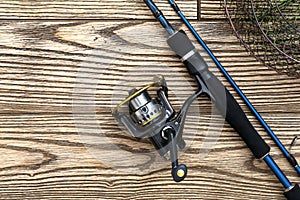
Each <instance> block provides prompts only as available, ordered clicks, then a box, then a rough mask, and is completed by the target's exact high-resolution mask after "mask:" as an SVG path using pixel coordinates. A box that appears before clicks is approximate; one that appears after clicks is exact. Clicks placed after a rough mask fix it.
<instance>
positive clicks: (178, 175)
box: [164, 127, 187, 182]
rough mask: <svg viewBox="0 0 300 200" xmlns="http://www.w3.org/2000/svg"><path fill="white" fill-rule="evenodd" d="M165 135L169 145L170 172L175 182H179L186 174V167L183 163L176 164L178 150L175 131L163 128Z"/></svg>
mask: <svg viewBox="0 0 300 200" xmlns="http://www.w3.org/2000/svg"><path fill="white" fill-rule="evenodd" d="M164 134H165V136H166V137H167V138H168V143H169V145H170V147H169V150H170V161H171V162H172V170H171V174H172V177H173V180H174V181H175V182H180V181H183V180H184V179H185V177H186V176H187V167H186V165H184V164H180V165H178V151H177V142H176V141H177V138H176V136H175V131H174V130H172V128H171V127H170V128H167V129H165V130H164Z"/></svg>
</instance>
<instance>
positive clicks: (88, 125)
mask: <svg viewBox="0 0 300 200" xmlns="http://www.w3.org/2000/svg"><path fill="white" fill-rule="evenodd" d="M193 24H194V25H195V27H196V29H197V30H199V32H201V35H202V37H203V39H204V40H205V41H206V42H207V43H208V45H209V47H210V48H211V49H212V50H213V52H214V53H215V54H216V56H217V57H218V58H219V59H220V61H221V62H222V63H223V64H224V66H225V67H226V68H227V69H228V71H229V72H230V74H231V75H232V76H233V78H234V79H235V80H236V81H237V83H238V84H239V85H240V86H241V88H242V89H243V90H244V92H245V93H246V94H247V95H248V96H249V98H250V100H251V101H252V102H253V104H254V105H255V106H256V107H257V109H258V110H259V111H261V113H262V115H263V116H264V117H265V118H266V120H267V122H268V123H270V126H271V127H272V128H273V129H274V130H275V131H276V133H277V134H278V136H279V138H280V139H282V141H283V142H284V144H287V145H288V144H289V143H290V141H291V139H292V138H293V137H294V136H295V135H296V134H298V130H299V124H300V123H299V121H300V117H299V116H300V115H299V112H300V106H299V103H298V102H299V99H300V92H299V89H298V88H299V86H300V80H299V79H292V78H288V77H286V76H283V75H277V74H276V73H275V72H274V71H272V70H269V69H267V68H265V67H263V66H261V65H260V64H259V63H257V62H256V61H255V60H254V58H252V57H249V56H248V54H247V53H246V52H245V51H244V49H243V48H242V47H240V46H239V43H238V41H237V40H236V38H235V37H234V36H233V35H231V32H230V31H229V27H228V25H227V23H226V22H223V21H218V22H212V21H202V22H201V23H199V22H197V21H193ZM175 26H176V27H181V26H182V24H181V23H177V22H175ZM133 33H134V34H133ZM216 35H217V36H218V37H216ZM166 36H167V35H166V33H165V32H164V31H163V30H162V29H161V28H160V27H159V24H158V23H157V22H147V21H146V22H145V21H141V20H134V21H126V20H123V21H101V22H89V21H43V22H42V21H30V22H27V21H26V22H24V21H10V22H2V23H1V26H0V47H1V48H0V70H1V73H0V110H1V111H0V151H1V157H0V162H1V163H2V164H1V165H0V168H1V170H0V191H1V199H25V198H31V199H120V198H122V199H124V198H125V199H174V198H179V199H199V198H204V199H211V200H215V199H224V198H226V199H239V200H243V199H247V200H248V199H266V198H268V199H284V197H283V195H282V187H281V185H280V183H279V182H278V181H277V180H276V178H275V177H274V176H273V175H272V174H271V172H270V171H269V170H268V169H267V167H266V166H265V164H264V163H263V162H261V161H257V160H254V159H253V157H252V156H251V153H250V152H249V150H248V149H247V148H246V147H245V145H244V144H243V142H242V141H241V139H240V138H239V137H238V136H237V134H236V133H234V132H233V131H232V129H231V128H230V127H229V126H228V125H227V124H225V127H224V129H223V131H222V132H220V133H221V135H220V138H219V140H218V142H217V143H216V144H215V146H214V148H213V150H212V151H211V152H210V154H208V155H207V157H206V158H205V159H203V158H201V154H200V153H199V151H200V150H199V148H200V147H201V145H202V144H203V141H204V140H205V139H207V137H208V136H207V133H208V129H209V128H210V126H209V122H210V114H211V110H210V108H211V107H210V106H211V105H210V103H209V102H208V100H207V99H206V98H205V97H202V98H200V99H199V101H198V104H196V105H194V107H193V109H199V107H200V109H201V113H200V114H201V115H197V113H198V112H192V114H193V115H191V116H190V119H189V121H188V122H187V127H186V128H187V129H186V130H185V132H186V133H187V134H186V136H187V140H188V141H189V142H192V143H191V147H190V148H189V149H188V150H187V151H186V152H185V153H184V154H182V155H181V156H180V162H182V163H185V164H187V165H188V167H189V176H188V178H187V180H186V181H184V182H183V183H181V184H176V183H173V182H172V180H171V177H170V171H169V170H170V166H169V164H168V163H165V164H164V163H161V162H159V158H158V156H157V154H155V152H154V150H153V147H152V146H151V145H150V144H149V142H148V141H147V140H143V141H141V142H137V141H135V140H134V139H133V138H132V137H131V136H129V135H128V134H127V133H124V132H122V131H120V129H119V127H118V126H117V124H116V123H115V121H114V119H113V117H112V116H111V114H110V112H111V109H112V107H113V106H114V105H115V104H116V103H117V102H118V101H119V100H120V99H121V98H122V97H124V96H125V95H126V91H127V89H128V88H130V86H133V85H134V84H142V83H144V82H147V81H149V80H151V77H152V76H153V75H155V74H165V75H166V78H167V81H168V83H169V86H170V88H171V101H172V102H174V105H175V108H176V109H179V107H180V104H181V103H182V101H183V100H184V99H185V98H186V97H187V96H188V95H190V94H191V93H193V91H194V90H195V89H196V85H195V84H194V82H193V81H192V79H191V78H190V77H189V76H188V75H187V73H186V70H185V68H184V67H183V66H182V64H181V63H180V61H179V60H178V59H177V58H176V57H175V56H174V54H173V53H172V52H171V51H170V50H169V49H168V47H167V45H166V43H165V38H166ZM145 38H146V39H145ZM205 59H207V61H208V63H209V65H210V67H211V69H212V71H214V72H215V73H216V74H217V76H218V77H220V78H221V79H222V80H223V82H224V83H225V84H226V85H228V83H226V82H225V80H224V78H222V77H221V74H220V73H219V72H218V70H217V69H216V67H214V66H213V64H212V62H211V61H210V60H209V59H208V57H207V55H205ZM137 77H138V78H140V79H141V80H137ZM83 87H85V88H84V89H83ZM187 88H189V89H190V91H187ZM230 90H232V89H230ZM94 92H95V93H94ZM234 95H235V96H236V94H234ZM91 99H92V101H89V100H91ZM88 101H89V102H88ZM90 102H94V103H95V108H94V109H95V111H96V115H95V113H94V114H93V115H91V113H90V111H93V110H88V108H89V107H88V106H86V105H89V104H88V103H90ZM239 102H241V101H240V100H239ZM197 105H198V106H199V107H197ZM80 106H82V107H80ZM84 108H87V110H84ZM244 108H245V107H244ZM192 111H195V110H192ZM247 113H248V114H249V112H248V111H247ZM249 116H250V115H249ZM95 119H96V121H97V122H98V123H95ZM250 119H251V121H253V122H254V121H255V120H254V118H253V117H252V116H250ZM254 124H255V126H256V127H257V128H258V130H259V131H260V132H261V133H262V135H263V136H264V138H266V139H267V141H268V143H270V144H271V146H272V147H274V144H273V143H272V142H271V141H270V139H269V137H268V136H267V135H266V134H265V133H264V132H263V130H262V128H261V127H260V126H259V125H258V124H257V123H254ZM211 128H212V127H211ZM99 131H100V132H99ZM78 133H79V135H78ZM87 133H88V134H89V135H88V134H87ZM99 133H100V134H99ZM103 133H105V134H106V137H104V136H103ZM217 133H218V132H217ZM193 134H195V137H192V136H193ZM107 137H108V138H109V139H110V142H111V143H109V144H115V145H116V146H118V147H120V148H119V149H117V150H116V151H114V152H111V150H110V148H109V147H110V146H108V145H103V146H100V147H99V144H103V141H107V140H104V139H105V138H106V139H107ZM87 140H89V142H91V141H92V142H94V143H96V144H98V146H97V145H92V144H91V146H85V145H84V143H85V142H87ZM126 152H136V153H141V155H140V154H139V155H136V154H134V155H133V157H130V158H135V159H131V161H132V160H134V161H135V162H134V163H133V164H132V163H131V164H130V165H129V166H130V167H127V168H125V170H124V169H123V170H122V169H118V168H117V167H116V166H114V168H110V167H111V166H110V165H109V164H111V163H108V161H109V160H110V158H111V157H109V156H111V153H113V154H114V155H115V156H116V155H121V156H122V155H124V154H126ZM293 152H295V155H296V156H297V157H299V155H300V149H299V145H298V146H296V147H295V149H294V150H293ZM142 153H144V154H142ZM145 153H146V154H145ZM272 154H274V155H275V158H276V160H278V163H279V164H280V166H282V168H283V169H285V172H286V173H287V174H288V175H289V177H290V178H291V180H293V181H297V175H296V174H295V173H294V171H293V169H291V168H290V167H289V165H288V163H287V162H286V160H284V159H283V158H282V156H281V154H280V152H279V151H278V150H277V149H276V148H274V149H273V150H272ZM99 155H104V157H101V156H100V157H99ZM105 158H106V160H105ZM107 158H108V159H107ZM156 158H157V159H158V161H156V162H154V161H155V159H156ZM103 159H104V160H103ZM111 159H112V158H111ZM115 159H116V160H117V161H119V160H118V159H119V157H115ZM122 161H123V163H124V162H126V161H128V159H127V160H126V157H124V158H123V160H122ZM115 162H116V161H115ZM125 164H126V163H125ZM133 165H139V166H146V168H145V169H137V168H136V167H135V166H133ZM157 165H158V166H157ZM241 169H243V170H241ZM216 188H218V191H216Z"/></svg>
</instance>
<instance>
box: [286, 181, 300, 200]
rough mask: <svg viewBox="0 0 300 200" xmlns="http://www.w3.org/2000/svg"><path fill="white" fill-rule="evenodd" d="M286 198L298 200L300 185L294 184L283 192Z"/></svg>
mask: <svg viewBox="0 0 300 200" xmlns="http://www.w3.org/2000/svg"><path fill="white" fill-rule="evenodd" d="M284 196H285V197H286V198H287V199H288V200H300V187H299V185H298V184H296V185H295V186H294V187H293V188H292V189H291V190H289V191H287V192H285V193H284Z"/></svg>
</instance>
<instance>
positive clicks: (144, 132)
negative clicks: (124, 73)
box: [113, 76, 200, 182]
mask: <svg viewBox="0 0 300 200" xmlns="http://www.w3.org/2000/svg"><path fill="white" fill-rule="evenodd" d="M154 88H156V89H155V91H156V94H157V97H156V98H152V97H151V95H150V93H149V92H150V90H151V89H154ZM199 94H200V92H197V93H195V94H194V95H192V96H191V97H189V98H188V99H187V100H186V101H185V102H184V104H183V106H182V108H181V110H180V111H179V112H178V113H176V111H175V110H174V109H173V107H172V105H171V103H170V102H169V100H168V87H167V84H166V81H165V79H164V77H163V76H157V77H155V78H154V82H153V83H150V84H148V85H146V86H144V87H142V88H140V89H132V90H131V91H130V92H129V95H128V97H127V98H126V99H125V100H124V101H122V102H121V103H120V104H119V105H118V106H117V107H116V108H115V109H114V110H113V116H114V117H115V119H116V120H117V121H118V122H119V123H121V124H123V125H124V126H125V127H126V128H127V129H128V131H129V132H130V133H131V134H132V136H133V137H135V138H144V137H149V138H150V140H151V141H152V143H153V145H154V146H155V148H156V150H157V151H158V153H159V154H160V156H162V157H164V158H165V159H167V160H170V161H171V163H172V170H171V174H172V177H173V179H174V181H176V182H180V181H182V180H183V179H184V178H185V177H186V175H187V167H186V165H184V164H178V148H179V149H181V150H182V149H184V148H185V146H186V143H185V141H184V140H183V138H182V132H183V128H184V123H185V119H186V114H187V111H188V108H189V106H190V105H191V103H192V102H193V101H194V100H195V99H196V98H197V97H198V96H199ZM123 105H127V109H126V111H125V112H121V111H120V110H121V109H120V108H121V107H122V106H123Z"/></svg>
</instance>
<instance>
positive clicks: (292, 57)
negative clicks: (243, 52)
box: [224, 0, 300, 77]
mask: <svg viewBox="0 0 300 200" xmlns="http://www.w3.org/2000/svg"><path fill="white" fill-rule="evenodd" d="M224 3H225V4H224V5H225V10H226V14H227V17H228V19H229V21H230V24H231V26H232V28H233V30H234V32H235V34H236V35H237V37H238V38H239V40H240V41H241V43H242V44H243V45H244V46H245V48H246V49H247V50H248V51H249V52H250V53H251V54H252V55H253V56H255V57H256V59H257V60H259V61H260V62H262V63H263V64H264V65H266V66H268V67H271V68H273V69H275V70H276V71H277V72H279V73H284V74H287V75H289V76H295V77H300V56H299V55H300V54H299V51H300V42H299V41H300V1H299V0H264V1H262V0H224Z"/></svg>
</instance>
